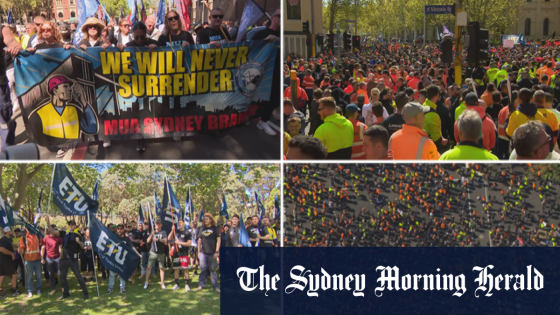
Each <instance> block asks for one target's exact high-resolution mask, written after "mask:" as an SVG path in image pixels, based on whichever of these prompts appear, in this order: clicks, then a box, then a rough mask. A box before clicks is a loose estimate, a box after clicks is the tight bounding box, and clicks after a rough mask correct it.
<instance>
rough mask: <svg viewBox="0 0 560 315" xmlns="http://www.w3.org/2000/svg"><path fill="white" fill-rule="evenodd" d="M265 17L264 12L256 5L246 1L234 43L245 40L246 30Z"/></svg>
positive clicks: (251, 0)
mask: <svg viewBox="0 0 560 315" xmlns="http://www.w3.org/2000/svg"><path fill="white" fill-rule="evenodd" d="M264 15H265V12H264V10H263V9H261V7H259V5H258V4H256V3H255V2H254V1H253V0H247V2H246V3H245V8H244V9H243V15H242V16H241V23H240V25H239V31H238V33H237V38H236V40H235V41H237V42H241V41H244V40H245V35H246V34H247V29H248V28H249V27H250V26H252V25H255V23H257V21H258V20H260V19H261V18H262V17H263V16H264Z"/></svg>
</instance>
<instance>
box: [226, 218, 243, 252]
mask: <svg viewBox="0 0 560 315" xmlns="http://www.w3.org/2000/svg"><path fill="white" fill-rule="evenodd" d="M231 223H232V225H231V227H230V228H229V230H228V236H227V240H226V246H227V247H241V245H240V244H239V216H238V215H237V214H234V215H233V217H232V218H231Z"/></svg>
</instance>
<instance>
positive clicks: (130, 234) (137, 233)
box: [128, 229, 142, 251]
mask: <svg viewBox="0 0 560 315" xmlns="http://www.w3.org/2000/svg"><path fill="white" fill-rule="evenodd" d="M128 237H129V238H130V239H131V240H141V239H142V233H141V232H140V231H138V229H132V230H130V232H128ZM132 244H133V246H134V247H135V248H136V250H137V251H140V243H132Z"/></svg>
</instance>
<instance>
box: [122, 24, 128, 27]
mask: <svg viewBox="0 0 560 315" xmlns="http://www.w3.org/2000/svg"><path fill="white" fill-rule="evenodd" d="M121 26H122V27H130V24H124V25H121Z"/></svg>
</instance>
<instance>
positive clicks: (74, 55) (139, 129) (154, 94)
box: [15, 41, 278, 146]
mask: <svg viewBox="0 0 560 315" xmlns="http://www.w3.org/2000/svg"><path fill="white" fill-rule="evenodd" d="M277 47H278V43H277V42H264V41H263V42H261V41H252V42H241V43H225V44H222V46H221V47H220V48H219V49H216V48H214V47H213V46H212V48H210V46H209V45H191V46H186V47H182V48H180V47H157V48H156V49H155V50H154V51H151V50H150V49H149V48H143V47H134V48H132V47H131V48H125V49H124V50H123V51H119V50H118V49H116V48H108V49H107V50H103V49H102V48H97V47H94V48H88V49H87V51H83V50H81V49H77V48H70V49H68V50H65V49H44V50H39V51H36V52H35V53H34V54H29V53H28V52H23V53H22V56H20V57H18V61H17V62H16V63H15V76H16V92H17V96H18V98H19V101H20V104H22V106H21V110H22V116H23V120H24V122H25V126H26V129H27V131H28V133H29V136H30V138H31V139H32V141H33V142H35V143H37V144H39V145H43V146H57V145H64V144H67V143H70V142H81V141H92V140H125V139H139V138H165V137H172V136H174V135H177V134H181V135H191V134H192V133H193V132H205V131H219V130H223V129H227V128H231V127H235V126H240V125H244V124H245V122H247V120H248V119H249V118H250V117H251V116H253V115H255V114H256V113H257V108H258V106H259V104H261V103H263V102H267V101H269V100H270V91H271V87H272V73H273V69H274V64H275V60H276V51H277Z"/></svg>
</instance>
